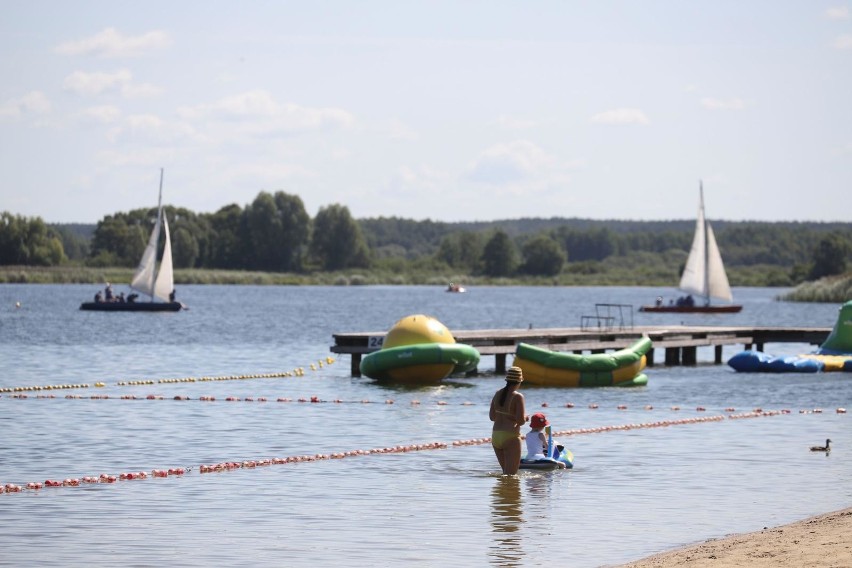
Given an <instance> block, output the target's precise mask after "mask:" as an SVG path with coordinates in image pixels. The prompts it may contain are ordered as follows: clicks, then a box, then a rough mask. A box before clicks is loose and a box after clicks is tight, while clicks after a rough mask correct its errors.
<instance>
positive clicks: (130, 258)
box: [89, 209, 156, 266]
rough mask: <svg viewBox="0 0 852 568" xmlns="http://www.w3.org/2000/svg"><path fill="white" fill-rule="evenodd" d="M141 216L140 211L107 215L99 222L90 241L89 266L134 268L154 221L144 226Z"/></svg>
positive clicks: (144, 221) (140, 256)
mask: <svg viewBox="0 0 852 568" xmlns="http://www.w3.org/2000/svg"><path fill="white" fill-rule="evenodd" d="M142 216H143V215H142V212H141V210H138V211H136V212H131V213H130V214H127V213H116V214H115V215H107V216H106V217H104V218H103V219H101V220H100V221H99V222H98V226H97V227H96V228H95V234H94V236H93V237H92V245H91V252H90V253H89V264H93V265H96V266H135V265H136V263H138V262H139V259H140V258H142V251H144V250H145V246H146V245H147V243H148V237H149V235H150V233H151V230H152V228H153V224H154V221H153V220H151V221H149V222H147V223H146V220H144V219H142ZM154 217H156V209H155V210H154ZM128 221H130V223H128ZM143 223H144V224H145V225H143Z"/></svg>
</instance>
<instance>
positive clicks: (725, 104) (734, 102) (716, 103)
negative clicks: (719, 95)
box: [701, 97, 746, 110]
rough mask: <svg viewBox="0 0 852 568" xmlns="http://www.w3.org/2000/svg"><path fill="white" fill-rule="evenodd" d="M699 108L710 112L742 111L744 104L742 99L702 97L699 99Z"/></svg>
mask: <svg viewBox="0 0 852 568" xmlns="http://www.w3.org/2000/svg"><path fill="white" fill-rule="evenodd" d="M701 106H703V107H704V108H706V109H710V110H743V109H744V108H745V106H746V105H745V102H744V101H743V100H742V99H738V98H732V99H726V100H723V99H714V98H712V97H704V98H703V99H701Z"/></svg>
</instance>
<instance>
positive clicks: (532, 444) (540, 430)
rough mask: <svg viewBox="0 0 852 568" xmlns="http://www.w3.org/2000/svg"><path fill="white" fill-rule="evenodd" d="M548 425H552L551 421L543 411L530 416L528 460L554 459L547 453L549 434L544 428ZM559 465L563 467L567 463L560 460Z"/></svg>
mask: <svg viewBox="0 0 852 568" xmlns="http://www.w3.org/2000/svg"><path fill="white" fill-rule="evenodd" d="M547 426H550V422H548V421H547V416H545V415H544V414H543V413H541V412H536V413H535V414H533V415H532V416H531V417H530V431H529V432H528V433H527V457H526V458H525V459H526V460H527V461H534V460H543V459H547V458H551V459H553V457H552V456H548V455H547V436H545V435H544V429H545V427H547ZM554 445H555V444H554ZM554 453H555V452H554ZM559 467H560V468H563V467H565V464H564V463H562V462H559Z"/></svg>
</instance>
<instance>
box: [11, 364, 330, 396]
mask: <svg viewBox="0 0 852 568" xmlns="http://www.w3.org/2000/svg"><path fill="white" fill-rule="evenodd" d="M334 362H335V359H334V357H326V358H325V359H320V360H319V361H317V362H316V363H311V364H310V365H308V368H309V369H310V370H311V371H319V370H321V369H324V368H325V367H326V366H328V365H331V364H333V363H334ZM305 374H306V373H305V368H304V367H296V368H295V369H293V370H292V371H277V372H274V373H248V374H242V375H226V376H219V377H210V376H204V377H179V378H166V379H136V380H128V381H124V380H122V381H118V382H116V383H115V386H119V387H136V386H149V385H157V384H161V385H165V384H178V383H203V382H211V381H244V380H249V379H280V378H286V377H304V376H305ZM93 386H94V387H97V388H102V387H105V386H107V384H106V383H105V382H103V381H98V382H96V383H93V384H88V383H74V384H59V385H36V386H27V387H0V393H19V392H38V391H51V390H69V389H88V388H92V387H93Z"/></svg>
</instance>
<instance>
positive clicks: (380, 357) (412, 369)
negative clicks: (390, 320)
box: [360, 314, 479, 382]
mask: <svg viewBox="0 0 852 568" xmlns="http://www.w3.org/2000/svg"><path fill="white" fill-rule="evenodd" d="M478 364H479V351H477V350H476V349H474V348H473V347H471V346H470V345H465V344H463V343H456V340H455V338H454V337H453V335H452V334H451V333H450V330H448V329H447V328H446V326H444V324H442V323H441V322H439V321H438V320H436V319H435V318H433V317H430V316H425V315H422V314H417V315H412V316H407V317H404V318H402V319H401V320H399V321H398V322H396V323H395V324H394V326H393V327H392V328H391V329H390V331H388V333H387V335H386V336H385V339H384V341H383V342H382V348H381V349H380V350H379V351H374V352H373V353H370V354H369V355H367V356H365V357H364V358H363V359H362V360H361V365H360V369H361V374H363V375H366V376H367V377H370V378H371V379H376V380H379V381H405V382H439V381H442V380H443V379H445V378H447V377H448V376H450V375H452V374H455V373H464V372H467V371H471V370H473V369H475V368H476V366H477V365H478Z"/></svg>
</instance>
